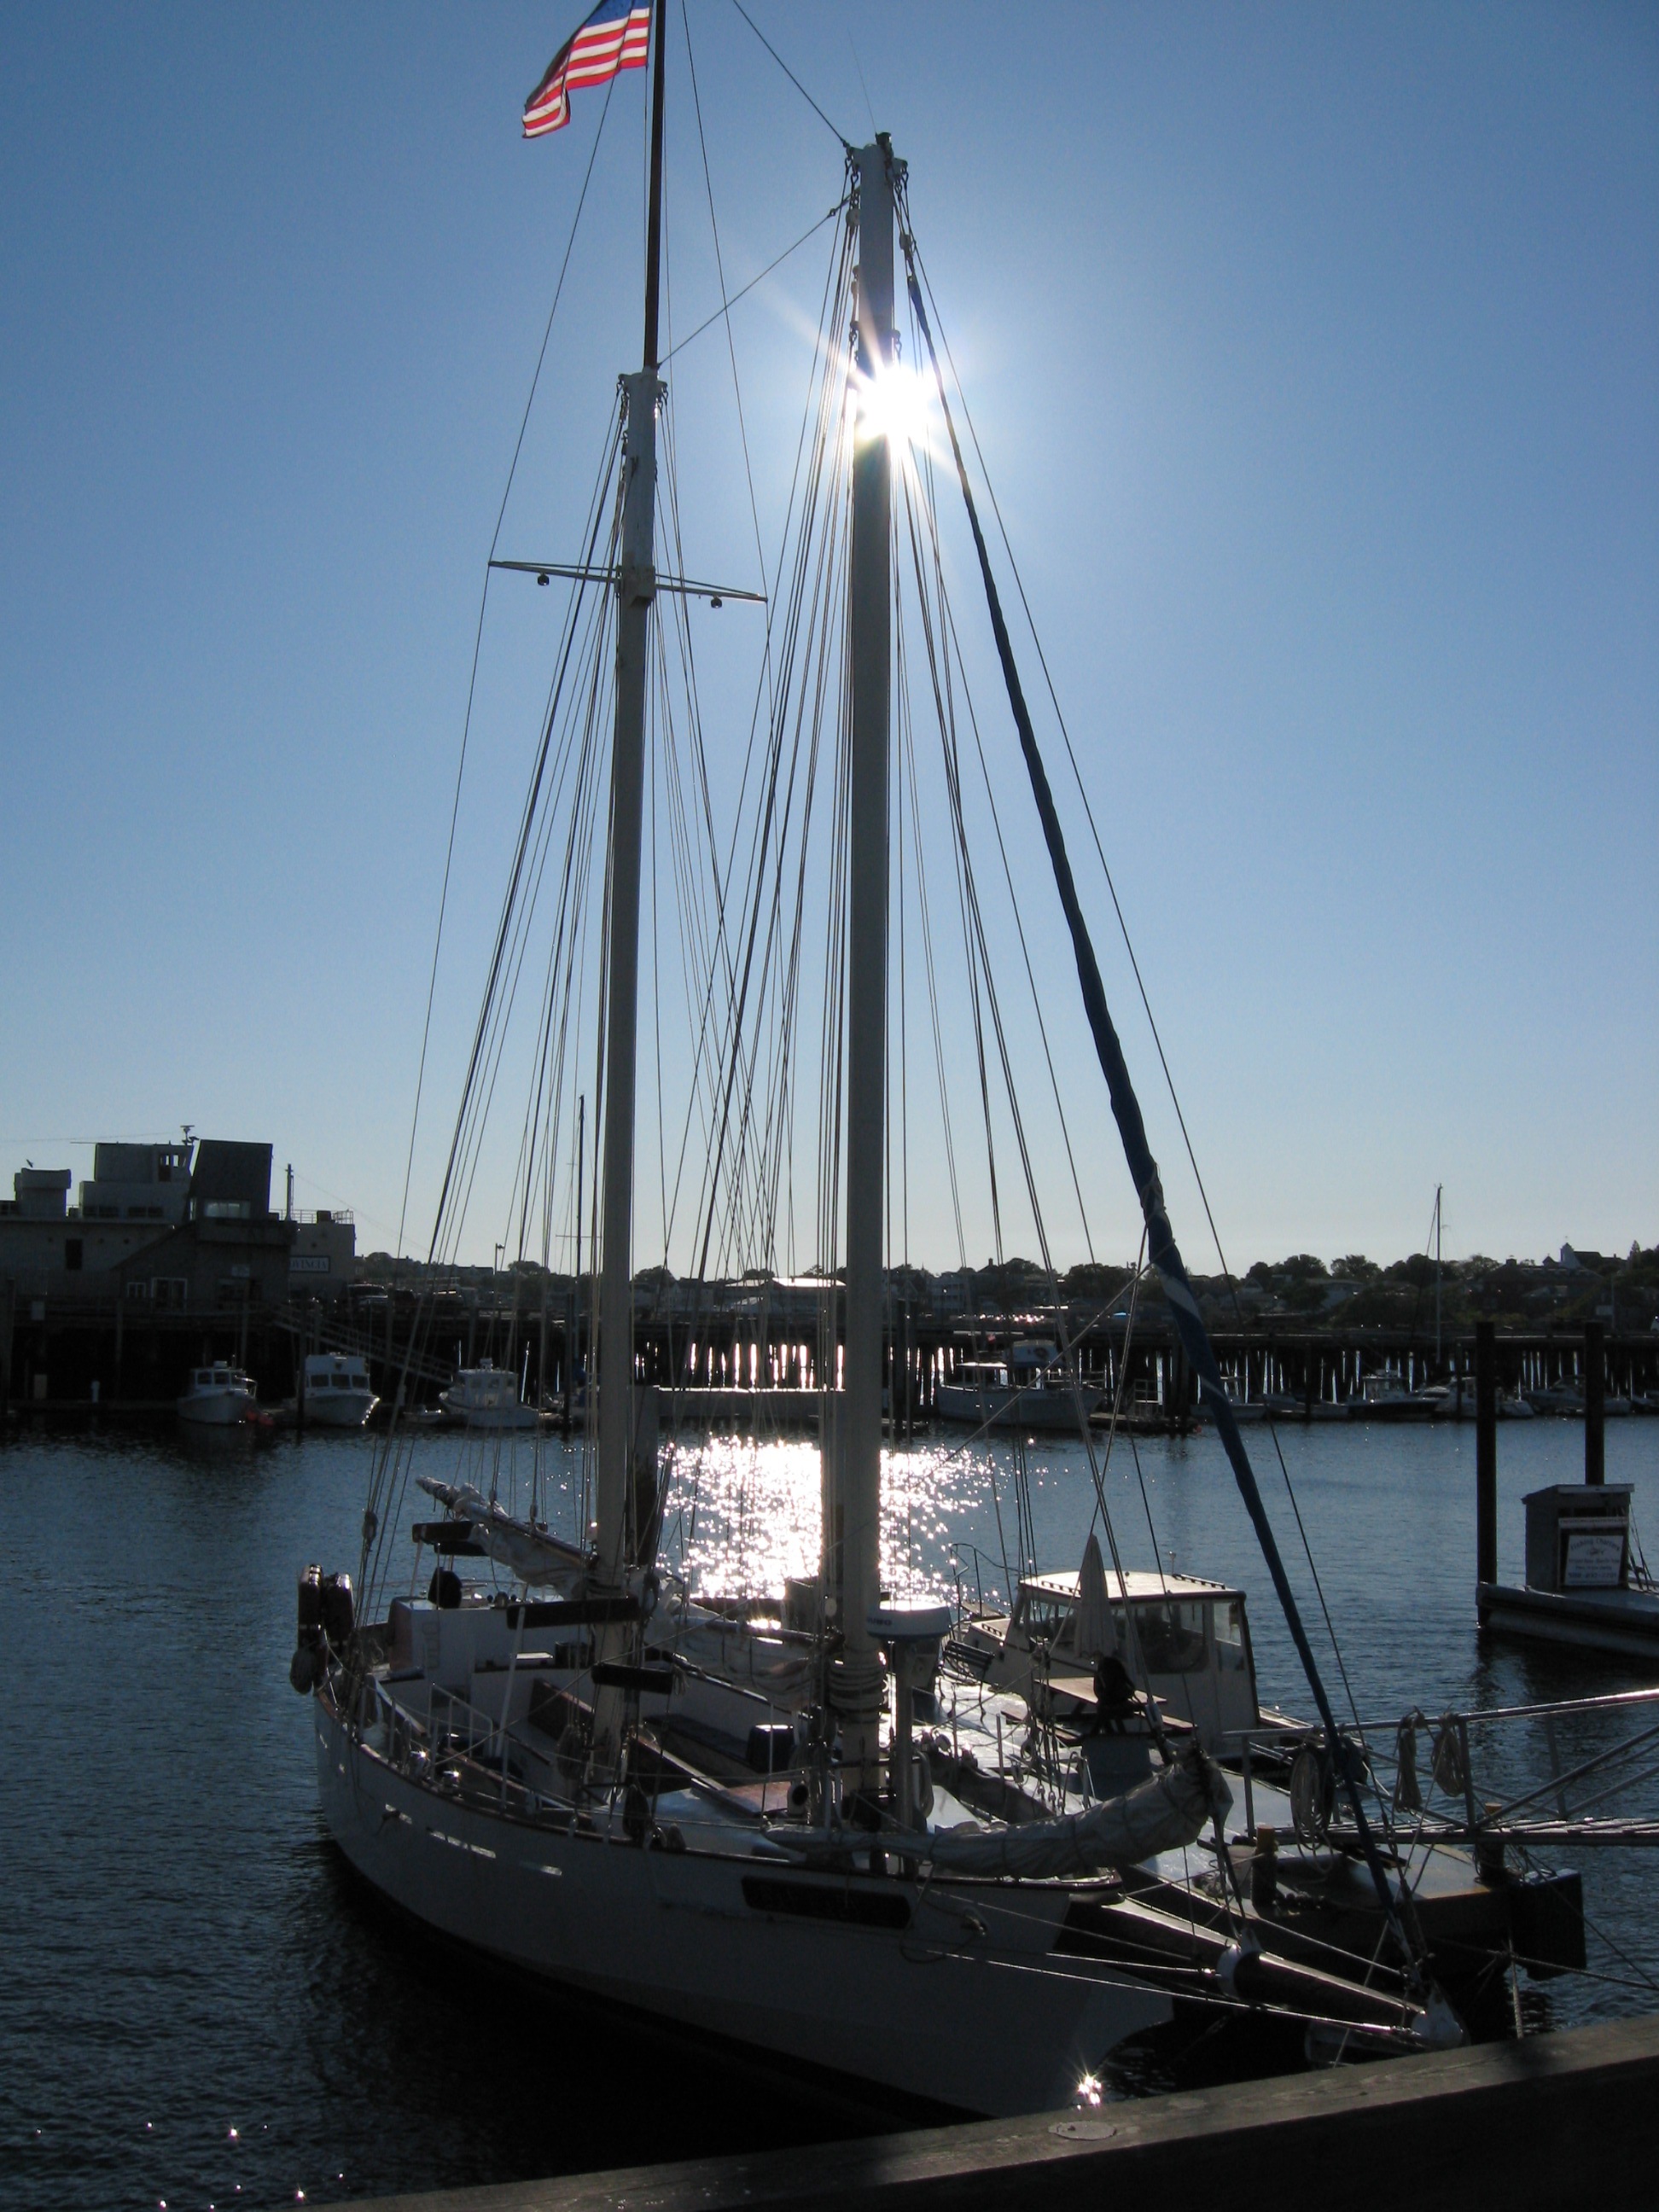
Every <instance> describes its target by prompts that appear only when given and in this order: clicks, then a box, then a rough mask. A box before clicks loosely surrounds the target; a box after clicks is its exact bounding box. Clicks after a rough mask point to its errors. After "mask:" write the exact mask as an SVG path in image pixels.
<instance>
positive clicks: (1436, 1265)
mask: <svg viewBox="0 0 1659 2212" xmlns="http://www.w3.org/2000/svg"><path fill="white" fill-rule="evenodd" d="M1442 1188H1443V1186H1442V1185H1441V1184H1439V1183H1436V1185H1435V1187H1434V1371H1435V1375H1436V1376H1437V1377H1438V1376H1439V1373H1440V1194H1441V1190H1442Z"/></svg>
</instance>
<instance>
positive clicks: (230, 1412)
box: [178, 1364, 258, 1429]
mask: <svg viewBox="0 0 1659 2212" xmlns="http://www.w3.org/2000/svg"><path fill="white" fill-rule="evenodd" d="M257 1400H258V1392H257V1391H256V1390H255V1389H254V1386H253V1383H252V1380H251V1378H250V1377H249V1376H246V1375H244V1374H243V1372H242V1370H241V1369H240V1367H233V1366H230V1365H229V1364H225V1365H222V1366H214V1367H197V1368H192V1369H191V1377H190V1388H189V1389H188V1390H186V1391H185V1395H184V1396H183V1397H182V1398H180V1399H179V1401H178V1406H179V1419H180V1420H181V1421H189V1422H191V1424H192V1425H195V1426H197V1427H198V1428H204V1429H231V1428H235V1427H236V1426H237V1425H239V1424H240V1423H244V1422H247V1421H251V1420H252V1419H253V1418H254V1415H255V1413H257V1411H258V1404H257Z"/></svg>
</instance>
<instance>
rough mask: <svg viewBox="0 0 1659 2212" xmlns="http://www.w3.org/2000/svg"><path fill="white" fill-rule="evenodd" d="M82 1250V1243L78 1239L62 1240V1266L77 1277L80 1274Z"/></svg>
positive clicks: (68, 1238) (67, 1238) (66, 1238)
mask: <svg viewBox="0 0 1659 2212" xmlns="http://www.w3.org/2000/svg"><path fill="white" fill-rule="evenodd" d="M82 1249H83V1247H82V1239H81V1238H80V1237H65V1238H64V1267H67V1268H68V1270H69V1272H70V1274H71V1275H78V1274H79V1273H80V1272H81V1255H82Z"/></svg>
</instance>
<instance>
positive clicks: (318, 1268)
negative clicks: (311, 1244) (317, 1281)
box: [288, 1252, 329, 1275]
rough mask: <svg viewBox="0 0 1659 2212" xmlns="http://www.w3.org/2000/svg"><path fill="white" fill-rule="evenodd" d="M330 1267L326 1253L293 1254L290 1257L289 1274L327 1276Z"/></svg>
mask: <svg viewBox="0 0 1659 2212" xmlns="http://www.w3.org/2000/svg"><path fill="white" fill-rule="evenodd" d="M328 1267H329V1261H328V1255H327V1253H326V1252H323V1253H316V1252H303V1253H302V1252H293V1253H290V1254H289V1262H288V1272H289V1274H290V1275H325V1274H327V1273H328Z"/></svg>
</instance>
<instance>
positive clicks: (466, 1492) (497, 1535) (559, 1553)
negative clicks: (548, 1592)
mask: <svg viewBox="0 0 1659 2212" xmlns="http://www.w3.org/2000/svg"><path fill="white" fill-rule="evenodd" d="M416 1482H417V1483H418V1484H419V1486H420V1487H421V1488H422V1490H423V1491H425V1492H426V1494H427V1496H428V1498H436V1499H437V1501H438V1503H439V1504H441V1506H443V1507H444V1508H445V1510H447V1512H449V1513H451V1514H452V1515H453V1516H454V1517H455V1519H456V1520H457V1521H465V1522H466V1523H467V1526H468V1534H469V1537H470V1541H471V1542H473V1543H475V1544H477V1546H479V1547H480V1548H481V1549H482V1550H483V1553H485V1555H486V1557H488V1558H489V1559H494V1560H495V1563H496V1565H498V1566H502V1567H506V1568H507V1569H508V1570H509V1571H510V1572H512V1573H513V1574H515V1575H516V1576H517V1577H519V1579H520V1582H522V1583H527V1584H537V1585H546V1584H549V1583H551V1584H553V1585H554V1586H555V1587H559V1588H565V1589H568V1588H569V1587H570V1586H571V1585H572V1584H574V1583H576V1582H578V1581H579V1580H580V1578H581V1577H582V1576H583V1575H584V1574H586V1571H587V1559H586V1554H585V1553H581V1552H580V1551H578V1550H577V1548H576V1547H575V1546H574V1544H568V1543H565V1542H564V1541H562V1539H561V1538H559V1537H557V1536H555V1535H553V1534H550V1532H549V1531H548V1530H547V1529H545V1528H538V1526H537V1524H536V1523H535V1522H533V1521H526V1520H522V1519H520V1517H519V1516H517V1515H515V1514H512V1513H508V1512H506V1511H505V1510H503V1509H502V1508H501V1505H499V1504H497V1503H496V1502H495V1500H494V1499H493V1498H486V1497H485V1496H484V1495H483V1492H482V1491H478V1490H475V1489H474V1488H473V1487H472V1485H471V1483H470V1482H440V1481H438V1480H437V1479H436V1478H435V1476H433V1475H429V1474H422V1475H417V1476H416Z"/></svg>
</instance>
